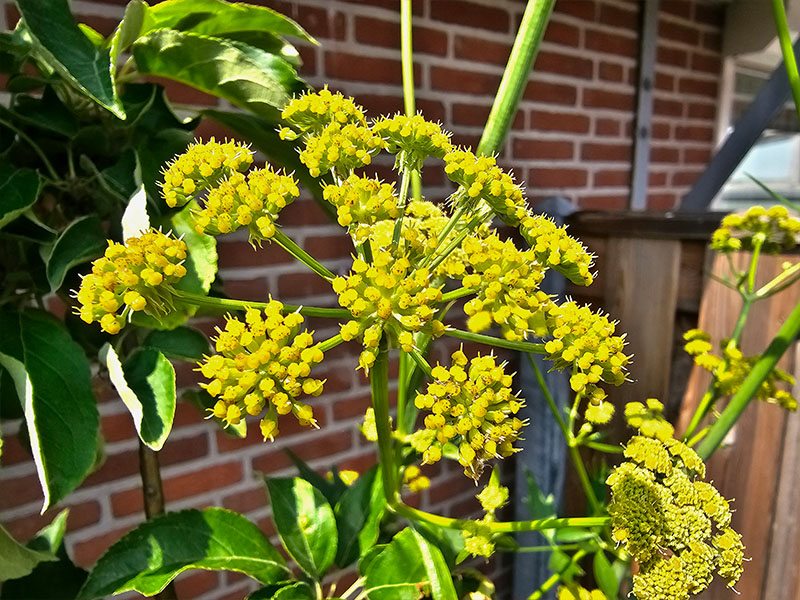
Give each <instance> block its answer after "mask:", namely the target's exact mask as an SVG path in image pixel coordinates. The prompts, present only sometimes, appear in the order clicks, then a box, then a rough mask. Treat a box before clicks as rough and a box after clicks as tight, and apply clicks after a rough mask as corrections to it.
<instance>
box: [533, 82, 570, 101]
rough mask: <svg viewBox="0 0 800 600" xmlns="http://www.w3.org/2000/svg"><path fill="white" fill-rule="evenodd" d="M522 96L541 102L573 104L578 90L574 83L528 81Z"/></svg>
mask: <svg viewBox="0 0 800 600" xmlns="http://www.w3.org/2000/svg"><path fill="white" fill-rule="evenodd" d="M524 98H525V99H526V100H533V101H534V102H540V103H543V104H566V105H568V106H574V105H575V102H576V101H577V98H578V91H577V90H576V88H575V86H574V85H566V84H560V83H550V82H547V81H530V82H529V83H528V85H526V86H525V92H524Z"/></svg>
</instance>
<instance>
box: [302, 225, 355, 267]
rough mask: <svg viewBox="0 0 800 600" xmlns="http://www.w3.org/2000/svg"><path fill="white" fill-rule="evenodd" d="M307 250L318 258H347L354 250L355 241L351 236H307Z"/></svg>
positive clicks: (343, 234)
mask: <svg viewBox="0 0 800 600" xmlns="http://www.w3.org/2000/svg"><path fill="white" fill-rule="evenodd" d="M305 251H306V252H308V253H309V254H310V255H311V256H313V257H314V258H316V259H317V260H328V259H337V258H347V257H349V256H350V255H351V254H352V253H353V252H354V249H353V243H352V242H351V241H350V236H348V235H345V233H344V230H342V234H341V235H333V236H331V235H326V236H314V237H309V238H306V242H305Z"/></svg>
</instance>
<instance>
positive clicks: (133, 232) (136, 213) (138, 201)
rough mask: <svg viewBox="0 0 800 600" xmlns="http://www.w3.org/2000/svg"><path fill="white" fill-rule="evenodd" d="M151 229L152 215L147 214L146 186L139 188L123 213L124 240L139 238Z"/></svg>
mask: <svg viewBox="0 0 800 600" xmlns="http://www.w3.org/2000/svg"><path fill="white" fill-rule="evenodd" d="M149 229H150V215H148V214H147V194H146V193H145V191H144V186H143V185H142V186H139V189H138V190H137V191H136V193H135V194H134V195H133V196H131V197H130V200H128V206H126V207H125V212H124V213H122V239H123V240H127V239H128V238H132V237H139V236H140V235H142V234H143V233H145V232H147V231H148V230H149Z"/></svg>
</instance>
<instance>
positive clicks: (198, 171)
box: [161, 137, 253, 207]
mask: <svg viewBox="0 0 800 600" xmlns="http://www.w3.org/2000/svg"><path fill="white" fill-rule="evenodd" d="M251 164H253V152H252V151H251V150H250V149H249V148H248V147H247V146H244V145H242V144H239V143H238V142H224V143H221V144H220V143H219V142H215V141H214V138H213V137H212V138H211V139H210V140H209V141H208V142H205V143H201V142H195V143H194V144H191V145H190V146H189V147H188V148H187V149H186V152H184V153H183V154H180V155H179V156H177V157H176V158H175V160H173V161H172V162H170V163H168V164H167V166H166V167H165V168H164V170H163V175H164V183H163V184H162V185H161V194H162V196H163V197H164V201H165V202H166V203H167V206H170V207H173V206H183V205H185V204H186V203H187V202H189V201H191V200H194V199H195V198H196V197H197V196H198V195H199V194H200V193H201V192H204V191H206V190H209V189H211V188H213V187H214V186H216V185H217V183H219V181H220V180H222V179H224V178H227V177H230V176H231V175H233V174H234V173H238V172H240V171H246V170H247V169H248V168H249V167H250V165H251Z"/></svg>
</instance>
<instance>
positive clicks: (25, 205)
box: [0, 161, 40, 229]
mask: <svg viewBox="0 0 800 600" xmlns="http://www.w3.org/2000/svg"><path fill="white" fill-rule="evenodd" d="M39 186H40V180H39V175H38V173H36V171H32V170H31V169H20V168H17V167H15V166H13V165H11V164H10V163H7V162H5V161H0V229H2V228H3V227H4V226H5V225H6V224H7V223H10V222H11V221H13V220H14V219H16V218H17V217H18V216H20V215H21V214H22V213H24V212H25V211H26V210H28V209H29V208H30V207H31V206H33V205H34V203H35V202H36V199H37V198H38V197H39Z"/></svg>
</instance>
